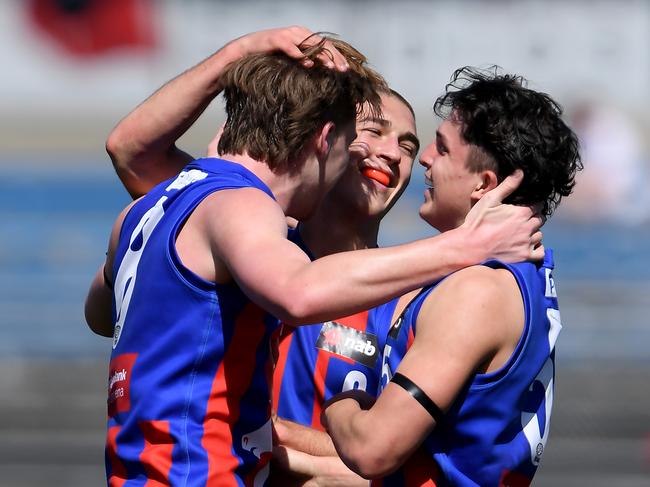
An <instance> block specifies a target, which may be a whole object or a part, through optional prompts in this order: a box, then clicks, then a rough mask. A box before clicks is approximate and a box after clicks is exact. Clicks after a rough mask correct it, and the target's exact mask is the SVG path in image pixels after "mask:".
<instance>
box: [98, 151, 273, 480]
mask: <svg viewBox="0 0 650 487" xmlns="http://www.w3.org/2000/svg"><path fill="white" fill-rule="evenodd" d="M250 187H252V188H257V189H259V190H260V191H263V192H265V193H267V194H268V195H269V196H271V197H273V195H272V194H271V191H270V190H269V189H268V187H267V186H265V185H264V183H263V182H262V181H261V180H260V179H258V178H257V177H256V176H255V175H254V174H252V173H251V172H249V171H248V170H246V169H245V168H244V167H242V166H240V165H238V164H235V163H231V162H228V161H224V160H220V159H211V158H208V159H199V160H197V161H194V162H193V163H191V164H190V165H188V166H187V167H186V168H185V169H184V170H183V172H181V173H180V175H179V176H177V177H176V178H174V179H170V180H169V181H166V182H164V183H162V184H160V185H158V186H157V187H155V188H154V189H153V190H152V191H151V192H150V193H148V194H147V195H146V196H144V197H143V198H142V199H140V200H139V201H138V202H137V203H136V204H135V205H134V206H133V207H132V208H131V210H130V211H129V213H128V214H127V216H126V218H125V220H124V224H123V226H122V230H121V234H120V239H119V244H118V247H117V252H116V258H115V264H114V267H113V275H114V276H115V287H114V309H113V311H114V323H115V331H114V337H113V351H112V355H111V362H110V375H109V383H108V392H109V397H108V435H107V444H106V469H107V477H108V483H109V485H111V486H125V487H129V486H136V485H196V486H198V485H201V486H206V485H208V486H216V485H218V486H243V485H251V486H252V485H260V483H261V482H263V480H264V479H265V477H266V475H267V474H268V461H269V458H270V451H271V442H272V439H271V429H272V428H271V421H270V413H271V389H270V388H271V373H272V363H271V357H270V355H271V354H270V341H271V339H272V338H273V334H274V333H276V332H277V331H278V330H279V324H278V321H277V320H276V319H275V318H273V317H272V316H270V315H268V314H267V313H265V312H264V311H263V310H262V309H260V308H258V307H257V306H256V305H254V304H253V303H251V302H250V300H249V299H248V298H247V297H246V295H244V293H243V292H242V291H241V289H239V287H238V286H237V285H236V284H234V283H233V284H228V285H219V284H217V285H215V284H214V283H211V282H207V281H205V280H204V279H202V278H200V277H199V276H197V275H196V274H194V273H193V272H191V271H190V270H189V269H187V268H186V267H185V266H184V265H183V264H182V263H181V261H180V259H179V256H178V254H177V253H176V250H175V240H176V236H177V235H178V233H179V231H180V228H181V226H182V225H183V224H184V222H185V221H186V220H187V218H188V216H189V215H190V214H191V213H192V211H193V210H194V209H195V208H196V207H197V205H198V204H199V203H200V202H201V201H203V200H204V198H206V197H207V196H208V195H210V194H212V193H214V192H215V191H219V190H223V189H237V188H250Z"/></svg>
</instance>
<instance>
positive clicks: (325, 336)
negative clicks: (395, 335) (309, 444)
mask: <svg viewBox="0 0 650 487" xmlns="http://www.w3.org/2000/svg"><path fill="white" fill-rule="evenodd" d="M290 238H291V240H292V241H293V242H294V243H296V244H297V245H298V246H299V247H301V248H302V249H303V250H304V251H305V252H306V253H307V254H309V250H308V249H307V246H306V245H305V243H304V242H303V241H302V239H301V238H300V232H299V229H298V230H297V231H295V232H293V234H292V235H291V237H290ZM383 336H385V333H383V334H382V333H381V332H380V331H379V330H377V329H375V328H374V327H373V325H372V324H371V323H369V321H368V312H367V311H364V312H361V313H357V314H355V315H352V316H347V317H345V318H341V319H338V320H335V321H328V322H325V323H319V324H314V325H304V326H299V327H296V328H293V327H291V326H288V325H283V329H282V333H281V335H280V343H279V352H278V359H277V363H276V367H275V371H274V373H273V406H274V409H275V411H276V412H277V414H278V416H280V417H281V418H284V419H289V420H291V421H295V422H296V423H300V424H302V425H305V426H310V427H312V428H315V429H318V430H320V431H322V430H323V427H322V425H321V423H320V413H321V409H322V405H323V403H324V402H325V401H327V400H328V399H329V398H330V397H332V396H333V395H335V394H337V393H339V392H341V391H346V390H349V389H362V390H365V391H367V392H368V393H370V394H371V395H373V396H374V395H375V394H376V393H377V387H378V385H379V375H380V367H381V364H380V360H379V357H380V355H381V349H382V348H383V343H384V342H383V338H382V337H383Z"/></svg>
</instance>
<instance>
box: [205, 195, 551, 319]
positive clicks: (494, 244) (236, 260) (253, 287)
mask: <svg viewBox="0 0 650 487" xmlns="http://www.w3.org/2000/svg"><path fill="white" fill-rule="evenodd" d="M495 191H497V190H495ZM222 193H223V194H215V195H213V196H211V197H209V198H208V199H206V202H205V203H206V208H205V213H206V215H211V217H210V218H209V219H208V220H207V221H208V227H207V229H208V230H209V234H210V235H212V237H211V238H212V239H213V241H214V249H215V250H216V251H217V254H218V255H219V257H220V258H221V259H223V261H224V264H225V266H226V267H227V268H228V269H229V272H230V274H231V275H232V277H233V278H234V279H235V280H236V281H237V283H238V284H239V285H240V287H241V288H242V289H243V290H244V291H245V292H246V294H247V295H248V296H249V297H250V298H251V299H253V300H254V301H256V302H257V303H258V304H259V305H261V306H262V307H263V308H265V309H267V310H268V311H270V312H271V313H273V314H274V315H275V316H277V317H278V318H279V319H281V320H283V321H285V322H286V323H289V324H304V323H318V322H322V321H326V320H329V319H335V318H337V317H340V316H347V315H350V314H354V313H356V312H359V311H361V310H365V309H370V308H372V307H374V306H377V305H378V304H381V303H383V302H385V301H387V300H389V299H391V298H393V297H395V296H400V295H402V294H404V293H406V292H407V291H410V290H412V289H415V288H418V287H422V286H424V285H427V284H429V283H431V282H433V281H434V280H437V279H439V278H441V277H443V276H445V275H447V274H449V273H451V272H453V271H455V270H458V269H460V268H462V267H466V266H469V265H473V264H477V263H479V262H481V261H483V260H485V259H487V258H488V257H490V256H493V257H497V258H499V259H501V260H505V261H510V262H512V261H522V260H527V259H531V258H539V251H540V249H541V252H542V254H543V248H541V247H537V248H536V245H537V244H538V243H539V242H538V239H540V238H541V235H538V233H539V232H538V231H537V229H538V228H539V225H540V224H541V221H540V219H539V218H537V217H534V216H532V210H530V209H529V208H523V207H514V206H507V205H498V203H499V202H500V198H502V197H504V196H505V195H507V191H505V190H503V189H498V191H497V193H496V195H497V197H496V198H494V199H492V198H485V197H484V198H483V199H481V201H480V202H479V203H478V204H477V205H475V206H474V208H473V209H472V212H471V213H470V215H469V216H468V220H467V223H466V224H463V225H462V226H461V227H459V228H457V229H455V230H451V231H449V232H445V233H444V234H441V235H438V236H436V237H432V238H429V239H423V240H419V241H416V242H412V243H409V244H405V245H400V246H396V247H387V248H382V249H368V250H362V251H356V252H342V253H338V254H333V255H329V256H326V257H323V258H321V259H317V260H316V261H314V262H310V261H309V259H308V257H307V256H306V255H305V254H304V252H302V250H300V249H299V248H298V247H297V246H295V245H294V244H292V243H291V242H289V241H287V240H286V238H285V237H286V224H285V223H284V216H283V215H282V213H281V211H280V209H279V207H277V205H274V204H269V202H268V201H267V200H268V196H266V195H264V194H263V193H261V192H259V191H256V190H250V191H244V190H238V191H234V192H228V194H226V193H225V192H222ZM494 205H498V206H494ZM536 235H537V236H536Z"/></svg>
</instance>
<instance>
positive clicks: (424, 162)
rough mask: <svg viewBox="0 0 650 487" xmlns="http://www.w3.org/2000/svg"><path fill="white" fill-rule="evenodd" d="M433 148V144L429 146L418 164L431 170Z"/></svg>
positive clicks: (421, 155)
mask: <svg viewBox="0 0 650 487" xmlns="http://www.w3.org/2000/svg"><path fill="white" fill-rule="evenodd" d="M432 146H433V144H430V145H428V146H427V147H426V148H425V149H424V150H423V151H422V153H421V154H420V159H419V161H418V162H419V163H420V165H421V166H423V167H424V168H425V169H429V168H430V167H431V166H432V165H433V154H434V151H433V150H432Z"/></svg>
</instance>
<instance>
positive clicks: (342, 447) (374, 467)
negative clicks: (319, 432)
mask: <svg viewBox="0 0 650 487" xmlns="http://www.w3.org/2000/svg"><path fill="white" fill-rule="evenodd" d="M370 415H371V413H370V411H368V410H363V409H361V407H360V406H359V403H357V402H356V401H355V400H354V399H349V398H348V399H342V400H338V401H335V402H334V403H333V404H331V405H330V406H328V407H326V408H325V410H324V411H323V414H322V421H323V424H324V425H325V427H326V428H327V432H328V433H329V435H330V437H331V438H332V441H333V443H334V445H335V446H336V451H337V453H338V455H339V458H340V459H341V461H342V462H343V463H344V464H345V465H346V466H347V467H348V468H350V469H351V470H352V471H354V472H355V473H357V474H359V475H361V476H362V477H365V478H373V477H376V476H378V474H379V473H380V472H381V466H380V465H378V464H377V462H378V461H379V462H380V463H381V462H382V461H383V459H381V455H379V456H377V455H375V451H376V445H377V442H378V441H379V442H381V440H382V439H381V438H378V437H377V432H376V428H373V427H372V423H371V422H369V419H370V418H369V416H370Z"/></svg>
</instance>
